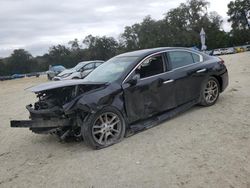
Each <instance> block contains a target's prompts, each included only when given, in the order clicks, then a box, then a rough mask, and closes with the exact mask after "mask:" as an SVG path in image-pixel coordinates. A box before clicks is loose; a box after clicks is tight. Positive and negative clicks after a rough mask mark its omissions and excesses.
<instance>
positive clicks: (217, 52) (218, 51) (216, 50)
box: [212, 49, 222, 56]
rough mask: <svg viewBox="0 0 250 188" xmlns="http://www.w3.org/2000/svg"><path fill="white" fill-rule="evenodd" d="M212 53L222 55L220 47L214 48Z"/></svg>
mask: <svg viewBox="0 0 250 188" xmlns="http://www.w3.org/2000/svg"><path fill="white" fill-rule="evenodd" d="M212 55H215V56H216V55H222V53H221V50H220V49H214V50H213V51H212Z"/></svg>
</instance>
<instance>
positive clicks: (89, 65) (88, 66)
mask: <svg viewBox="0 0 250 188" xmlns="http://www.w3.org/2000/svg"><path fill="white" fill-rule="evenodd" d="M93 68H94V63H90V64H87V65H86V66H85V67H84V70H89V69H93Z"/></svg>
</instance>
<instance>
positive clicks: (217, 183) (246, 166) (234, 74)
mask: <svg viewBox="0 0 250 188" xmlns="http://www.w3.org/2000/svg"><path fill="white" fill-rule="evenodd" d="M222 58H223V59H224V60H225V62H226V65H227V67H228V70H229V76H230V85H229V87H228V88H227V90H226V91H225V92H224V93H222V95H221V96H220V99H219V100H218V102H217V104H216V105H214V106H212V107H208V108H203V107H194V108H192V109H191V110H189V111H187V112H185V113H183V114H181V115H179V116H177V117H175V118H173V119H171V120H169V121H167V122H165V123H162V124H161V125H159V126H157V127H155V128H152V129H150V130H147V131H144V132H142V133H139V134H137V135H134V136H132V137H129V138H126V139H124V140H123V141H122V142H121V143H119V144H116V145H114V146H112V147H109V148H106V149H102V150H97V151H95V150H92V149H90V148H88V147H86V146H85V145H84V143H83V142H71V143H60V142H58V140H57V138H56V137H53V136H49V135H45V136H44V135H36V134H33V133H32V132H30V131H29V130H28V129H14V128H10V125H9V121H10V120H11V119H27V118H28V113H27V111H26V109H25V105H26V104H29V103H31V102H34V101H35V100H36V99H35V95H34V94H32V93H29V92H27V91H24V88H27V87H29V86H32V85H36V84H38V83H41V82H44V81H46V78H45V77H43V78H24V79H19V80H11V81H4V82H0V120H1V121H0V187H25V188H28V187H84V188H85V187H90V188H93V187H94V188H97V187H107V188H111V187H149V188H152V187H213V188H214V187H220V188H221V187H229V188H233V187H243V188H244V187H246V188H250V52H245V53H241V54H235V55H227V56H222Z"/></svg>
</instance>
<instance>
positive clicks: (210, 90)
mask: <svg viewBox="0 0 250 188" xmlns="http://www.w3.org/2000/svg"><path fill="white" fill-rule="evenodd" d="M219 95H220V85H219V82H218V80H217V79H216V78H214V77H209V78H208V80H207V81H205V83H204V84H203V86H202V91H201V100H200V105H202V106H212V105H214V104H215V103H216V101H217V100H218V98H219Z"/></svg>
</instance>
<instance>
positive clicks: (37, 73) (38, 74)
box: [26, 72, 40, 77]
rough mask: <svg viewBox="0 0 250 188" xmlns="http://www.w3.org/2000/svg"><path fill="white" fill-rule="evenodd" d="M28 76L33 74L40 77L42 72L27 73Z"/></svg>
mask: <svg viewBox="0 0 250 188" xmlns="http://www.w3.org/2000/svg"><path fill="white" fill-rule="evenodd" d="M26 76H27V77H32V76H35V77H39V76H40V73H39V72H31V73H28V74H26Z"/></svg>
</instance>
